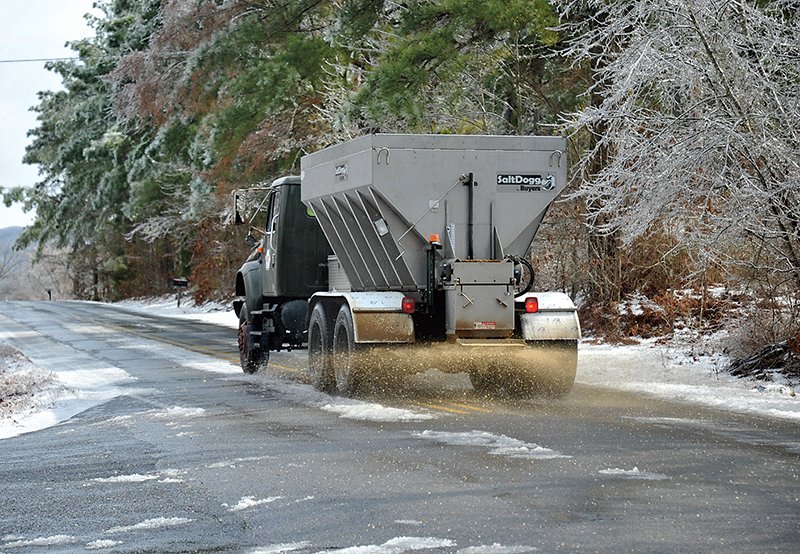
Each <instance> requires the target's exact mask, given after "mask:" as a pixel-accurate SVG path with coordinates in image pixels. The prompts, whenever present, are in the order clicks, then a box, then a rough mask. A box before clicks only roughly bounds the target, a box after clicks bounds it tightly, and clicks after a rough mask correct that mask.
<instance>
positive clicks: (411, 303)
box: [403, 296, 417, 314]
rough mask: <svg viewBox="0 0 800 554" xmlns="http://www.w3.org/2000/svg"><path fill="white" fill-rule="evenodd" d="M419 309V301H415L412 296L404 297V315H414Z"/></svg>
mask: <svg viewBox="0 0 800 554" xmlns="http://www.w3.org/2000/svg"><path fill="white" fill-rule="evenodd" d="M416 309H417V301H416V300H414V298H413V297H411V296H404V297H403V313H404V314H413V313H414V310H416Z"/></svg>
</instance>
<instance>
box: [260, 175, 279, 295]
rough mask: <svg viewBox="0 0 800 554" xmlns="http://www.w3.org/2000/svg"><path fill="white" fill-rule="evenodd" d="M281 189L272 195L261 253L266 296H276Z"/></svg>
mask: <svg viewBox="0 0 800 554" xmlns="http://www.w3.org/2000/svg"><path fill="white" fill-rule="evenodd" d="M280 194H281V193H280V189H276V190H273V191H272V192H271V193H270V198H269V206H268V208H267V221H266V229H265V232H264V242H263V243H262V245H261V247H262V252H261V262H262V263H261V268H262V272H261V292H262V294H263V295H264V296H276V292H277V291H276V279H275V264H276V261H277V257H278V256H277V253H278V250H277V247H278V222H279V220H280V206H281V204H280Z"/></svg>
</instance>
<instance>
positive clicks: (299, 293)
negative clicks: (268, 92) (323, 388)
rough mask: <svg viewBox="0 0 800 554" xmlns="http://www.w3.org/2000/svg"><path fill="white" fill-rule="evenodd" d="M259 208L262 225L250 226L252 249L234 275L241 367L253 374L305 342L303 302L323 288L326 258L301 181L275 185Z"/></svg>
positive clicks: (287, 180)
mask: <svg viewBox="0 0 800 554" xmlns="http://www.w3.org/2000/svg"><path fill="white" fill-rule="evenodd" d="M262 206H263V208H262V210H260V211H261V212H262V213H261V214H260V215H261V216H262V217H263V219H264V221H263V224H262V226H261V227H252V226H251V230H250V233H249V235H248V238H249V241H250V244H252V245H253V246H254V247H255V248H254V250H253V252H252V253H251V255H250V257H249V258H248V260H247V261H246V262H245V263H244V264H243V265H242V267H241V268H240V269H239V271H238V272H237V274H236V295H237V297H238V298H237V300H235V301H234V310H235V312H236V315H237V317H238V318H239V341H240V353H241V354H242V364H243V367H245V368H246V369H247V370H252V371H256V370H257V369H258V367H259V366H260V365H263V364H264V363H265V362H266V360H267V358H268V356H269V351H270V350H282V349H291V348H296V347H298V346H300V345H301V344H303V343H304V342H305V340H306V337H305V335H306V334H307V329H306V316H307V314H306V311H307V308H308V298H309V297H311V295H313V294H314V293H315V292H319V291H325V290H327V289H328V273H327V259H328V255H330V254H331V248H330V246H329V245H328V241H327V240H326V239H325V235H324V234H323V233H322V230H321V228H320V226H319V224H318V223H317V221H316V215H315V214H314V212H313V211H312V210H311V209H309V208H307V207H306V206H305V205H304V204H303V203H302V202H301V201H300V177H297V176H289V177H282V178H280V179H277V180H275V181H274V182H273V183H272V184H271V185H270V187H269V188H268V190H267V193H266V197H265V199H264V201H263V202H262ZM259 219H261V218H259ZM279 230H280V232H279ZM254 235H260V239H256V238H255V236H254ZM242 342H244V344H242Z"/></svg>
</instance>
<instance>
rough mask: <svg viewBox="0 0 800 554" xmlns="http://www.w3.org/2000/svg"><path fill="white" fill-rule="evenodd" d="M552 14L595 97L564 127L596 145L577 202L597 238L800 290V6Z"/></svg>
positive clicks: (568, 9)
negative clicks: (670, 241) (684, 253)
mask: <svg viewBox="0 0 800 554" xmlns="http://www.w3.org/2000/svg"><path fill="white" fill-rule="evenodd" d="M554 3H555V4H556V5H557V6H558V8H559V10H560V13H561V16H562V18H563V20H564V21H572V23H566V24H564V25H563V27H562V30H563V31H565V32H568V33H570V34H571V36H572V37H573V38H572V40H571V42H570V45H569V47H568V49H567V51H566V54H567V55H569V56H571V57H572V58H573V59H575V60H576V63H587V64H590V65H591V66H592V67H593V68H594V85H593V89H592V90H591V91H590V92H591V93H595V94H598V95H599V96H600V101H599V102H597V103H592V105H590V106H588V107H586V108H585V109H583V110H582V111H579V112H577V113H575V114H572V116H571V118H570V119H569V120H568V121H567V122H566V127H567V128H568V129H571V130H572V131H573V132H578V131H583V130H589V132H591V133H594V134H595V135H596V139H597V140H596V141H595V142H594V146H593V149H590V150H589V151H587V152H586V153H585V154H584V155H583V157H582V159H581V162H580V163H581V165H582V167H583V169H584V170H585V171H586V172H587V173H589V175H588V178H585V179H584V181H583V182H582V183H581V185H580V187H579V189H578V191H577V193H576V196H579V197H582V198H583V199H584V200H585V201H586V203H587V204H588V205H591V206H592V207H593V210H592V211H591V212H590V213H589V214H588V216H589V217H588V223H589V224H590V225H591V226H592V227H593V228H594V230H595V231H599V232H601V233H607V234H612V233H618V234H619V236H620V237H621V239H622V240H623V242H624V243H625V244H631V243H632V242H633V241H634V240H635V239H637V238H639V237H641V236H644V235H647V234H648V233H651V232H653V231H657V232H659V233H663V232H668V233H670V234H672V235H673V236H676V237H680V247H681V248H686V249H687V250H688V251H690V252H691V255H693V256H696V260H697V262H698V266H701V267H705V266H707V265H708V264H710V263H719V264H720V265H722V266H726V267H732V264H741V265H749V266H751V267H753V268H756V269H764V270H767V271H769V272H771V273H773V274H783V275H784V278H785V281H787V282H792V283H793V284H794V286H795V288H797V289H800V15H798V14H800V1H798V0H776V1H771V2H755V1H752V0H621V1H615V2H607V1H604V0H555V2H554ZM579 16H580V17H579ZM598 156H599V157H602V158H603V163H602V164H599V166H598V164H596V160H597V159H598ZM578 174H580V172H579V173H578ZM745 242H746V243H747V246H746V247H744V246H743V245H744V243H745Z"/></svg>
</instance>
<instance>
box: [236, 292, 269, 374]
mask: <svg viewBox="0 0 800 554" xmlns="http://www.w3.org/2000/svg"><path fill="white" fill-rule="evenodd" d="M250 329H251V322H250V321H249V318H248V314H247V308H245V307H244V306H242V309H241V311H240V312H239V329H238V332H237V338H238V342H239V363H240V364H241V366H242V370H243V371H244V372H245V373H251V374H252V373H255V372H256V371H258V370H259V369H261V367H262V366H264V365H266V364H267V361H268V360H269V350H264V349H262V348H261V346H260V345H259V344H256V342H255V340H253V335H251V334H250Z"/></svg>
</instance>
